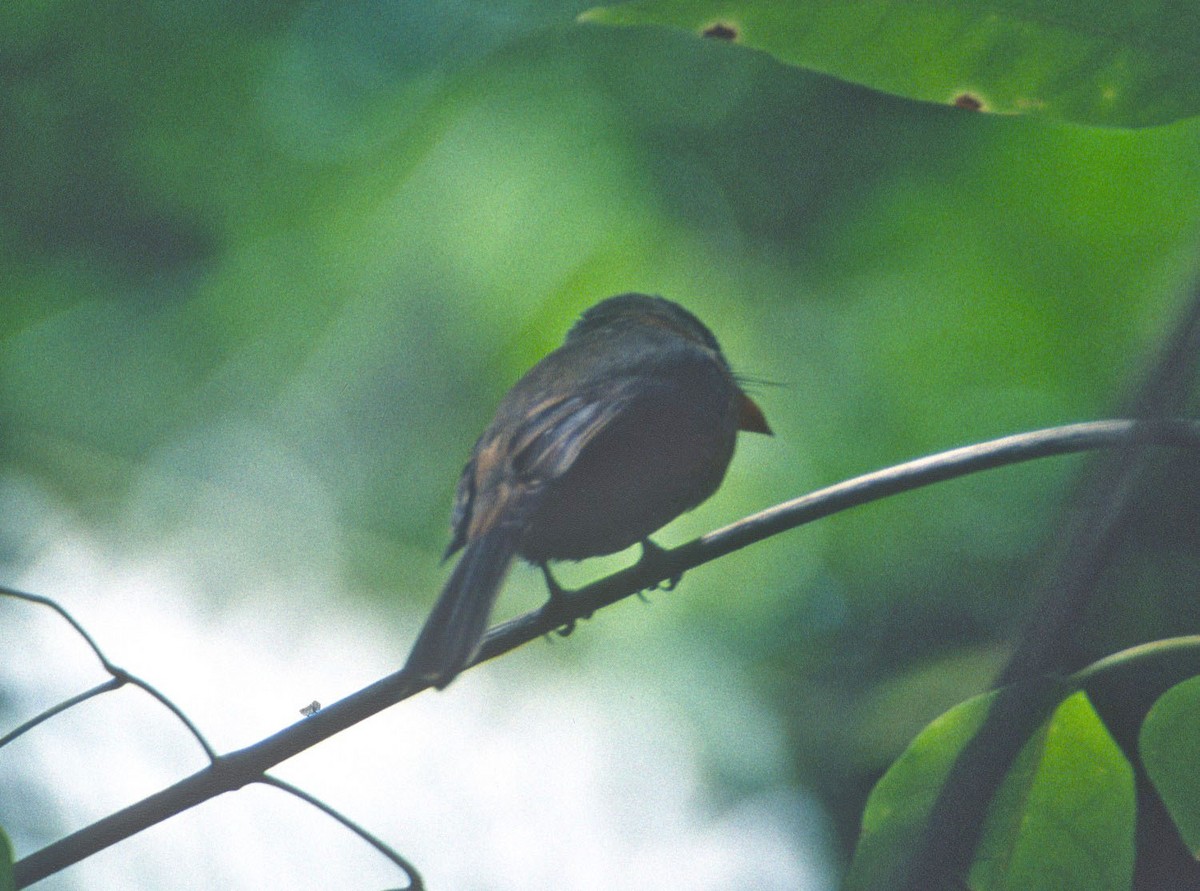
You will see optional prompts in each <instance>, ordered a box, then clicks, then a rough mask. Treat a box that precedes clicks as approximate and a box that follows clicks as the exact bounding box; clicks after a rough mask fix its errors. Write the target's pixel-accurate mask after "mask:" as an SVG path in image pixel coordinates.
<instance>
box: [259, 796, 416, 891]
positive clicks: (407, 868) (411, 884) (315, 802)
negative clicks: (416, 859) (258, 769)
mask: <svg viewBox="0 0 1200 891" xmlns="http://www.w3.org/2000/svg"><path fill="white" fill-rule="evenodd" d="M258 782H260V783H262V784H264V785H267V786H274V787H275V788H276V789H282V790H283V791H284V792H287V793H289V794H291V795H294V796H296V797H297V798H299V799H300V800H301V801H303V802H305V803H306V804H310V805H312V806H313V807H315V808H316V809H317V810H319V811H321V812H322V813H324V814H326V815H328V816H330V817H332V818H333V819H335V820H337V821H338V822H339V823H341V824H342V825H343V826H345V827H346V828H347V829H349V830H350V831H351V832H353V833H354V834H355V835H357V836H358V837H359V838H361V839H362V840H363V841H365V842H366V843H367V844H369V845H370V846H371V847H373V848H374V849H375V850H376V851H378V852H379V853H380V854H382V855H383V856H384V857H386V858H387V859H388V860H390V861H392V863H394V864H396V866H398V867H400V869H401V870H403V871H404V874H405V876H406V877H407V878H408V887H407V888H405V889H404V891H425V883H424V882H423V881H422V880H421V874H420V872H418V871H417V868H416V867H415V866H413V865H412V864H411V863H409V862H408V861H407V860H405V859H404V858H403V857H402V856H400V854H399V853H397V852H396V851H395V850H393V849H392V848H391V847H390V846H389V845H387V844H385V843H384V842H383V841H382V840H381V839H380V838H378V837H377V836H374V835H372V834H371V833H370V832H368V831H367V830H366V829H364V828H363V827H362V826H359V825H358V824H357V823H355V822H354V821H353V820H351V819H350V818H349V817H347V816H345V815H344V814H342V813H341V812H340V811H337V810H335V809H334V808H332V807H330V806H329V805H328V804H326V803H325V802H324V801H322V800H321V799H319V798H317V797H316V796H313V795H309V794H308V793H307V792H305V791H304V790H303V789H301V788H300V787H298V786H293V785H292V784H291V783H289V782H287V781H286V780H281V779H279V778H278V777H273V776H271V775H270V774H264V775H263V776H262V777H261V778H260V779H259V780H258Z"/></svg>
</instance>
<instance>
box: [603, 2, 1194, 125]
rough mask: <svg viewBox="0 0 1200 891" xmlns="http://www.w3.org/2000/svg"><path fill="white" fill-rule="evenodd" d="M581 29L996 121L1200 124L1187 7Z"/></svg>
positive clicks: (726, 16) (677, 13) (676, 6)
mask: <svg viewBox="0 0 1200 891" xmlns="http://www.w3.org/2000/svg"><path fill="white" fill-rule="evenodd" d="M584 18H585V20H588V21H595V22H604V23H608V24H620V25H639V24H660V25H670V26H675V27H679V28H685V29H688V30H690V31H693V32H695V33H697V34H704V33H708V34H714V35H719V36H724V37H727V38H733V39H736V40H737V41H739V42H740V43H743V44H745V45H746V46H749V47H753V48H755V49H760V50H764V51H766V52H768V53H770V54H771V55H773V56H775V57H776V58H777V59H779V60H780V61H783V62H786V63H788V64H790V65H799V66H801V67H804V68H811V69H813V70H815V71H822V72H826V73H829V74H834V75H836V76H838V77H841V78H844V79H846V80H849V81H853V82H855V83H860V84H865V85H867V86H870V87H874V88H876V89H879V90H885V91H888V92H891V93H896V94H898V95H900V96H906V97H909V98H912V99H921V100H925V101H929V102H940V103H952V104H959V105H964V106H966V107H971V108H979V107H982V108H983V109H986V110H989V111H995V112H1001V113H1006V114H1022V113H1027V112H1040V113H1046V114H1051V115H1054V116H1056V117H1060V118H1064V119H1066V120H1070V121H1075V122H1079V123H1086V124H1099V125H1106V126H1120V127H1139V126H1147V125H1152V124H1163V123H1168V122H1170V121H1174V120H1178V119H1179V118H1184V117H1189V116H1193V115H1195V114H1197V112H1200V64H1197V59H1198V58H1200V6H1197V5H1196V4H1194V3H1189V2H1181V0H1175V2H1170V0H1163V2H1157V3H1155V2H1133V0H1125V2H1116V3H1113V2H1106V0H1073V2H1055V3H1047V2H1042V3H1038V2H1034V0H988V2H982V3H975V2H963V0H906V2H902V3H901V2H895V0H869V2H861V3H839V2H831V0H812V2H804V3H774V2H770V0H741V2H724V0H640V2H633V3H625V4H621V5H616V6H607V7H599V8H596V9H593V10H591V11H589V12H587V13H585V14H584ZM722 26H723V27H722Z"/></svg>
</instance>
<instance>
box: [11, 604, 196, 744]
mask: <svg viewBox="0 0 1200 891" xmlns="http://www.w3.org/2000/svg"><path fill="white" fill-rule="evenodd" d="M0 597H11V598H13V599H14V600H24V601H25V602H27V603H35V604H37V605H39V606H45V607H48V608H49V609H52V610H54V612H56V613H58V614H59V615H60V616H61V617H62V618H63V619H65V620H66V622H67V624H69V625H70V626H71V627H72V628H73V629H75V633H76V634H78V635H79V636H80V637H81V638H83V640H84V641H85V642H86V643H87V645H88V647H90V648H91V650H92V652H93V653H95V655H96V658H97V659H98V660H99V661H100V664H101V666H103V668H104V670H105V671H106V672H108V673H109V674H110V675H111V676H112V680H111V681H107V682H105V683H103V684H100V685H98V686H97V687H95V688H93V689H91V690H88V691H86V692H85V693H81V694H79V695H78V696H73V697H71V698H70V699H68V700H66V701H65V702H60V703H59V704H58V705H56V706H54V707H53V708H50V709H47V710H46V711H45V712H43V713H42V714H40V715H37V716H36V717H34V718H32V719H31V720H29V721H26V722H25V723H24V724H22V725H21V726H20V727H18V728H17V729H16V730H14V731H12V732H11V733H9V734H7V735H6V736H5V737H4V738H3V739H0V746H2V745H4V744H5V743H7V742H9V741H10V740H11V739H15V738H16V737H18V736H20V735H21V734H22V733H24V732H25V731H27V730H30V729H31V728H32V727H35V726H37V725H38V724H40V723H41V722H42V721H44V720H46V719H47V718H51V717H53V716H54V715H57V714H59V713H60V712H63V711H66V710H67V709H68V708H70V707H71V706H74V705H78V704H79V703H80V702H83V701H84V700H86V699H90V698H91V697H92V696H95V695H97V694H100V693H107V692H109V691H110V690H116V689H118V688H119V687H122V686H124V685H125V684H132V685H133V686H135V687H137V688H138V689H140V690H143V691H144V692H146V693H148V694H149V695H150V696H152V697H154V698H155V699H157V700H158V701H159V702H160V703H161V704H162V705H163V706H164V707H165V708H166V709H168V710H169V711H170V712H171V713H172V714H173V715H175V717H176V718H178V719H179V722H180V723H181V724H183V726H184V727H186V728H187V729H188V732H189V733H191V735H192V737H193V738H194V739H195V740H196V742H197V743H199V745H200V748H202V749H204V754H205V755H207V756H208V759H209V760H210V761H212V760H214V759H215V758H216V757H217V751H216V749H214V748H213V747H212V746H211V745H210V744H209V742H208V740H207V739H205V738H204V734H203V733H201V732H200V729H199V728H198V727H196V725H195V724H193V723H192V721H191V719H190V718H189V717H188V716H187V715H186V714H184V712H183V709H181V708H180V707H179V706H177V705H176V704H175V703H174V702H172V701H171V699H170V698H169V697H168V696H167V695H166V694H164V693H163V692H162V691H161V690H159V689H158V688H157V687H155V686H154V685H153V684H151V683H150V682H149V681H145V680H142V679H141V678H140V677H138V676H137V675H135V674H133V673H132V672H129V671H126V670H125V669H124V668H121V667H120V666H119V665H115V664H113V663H112V662H111V661H110V660H109V658H108V657H107V656H105V655H104V651H103V650H101V649H100V647H99V645H97V643H96V641H95V640H94V639H93V638H92V636H91V635H90V634H88V632H87V630H86V629H85V628H84V627H83V625H82V624H80V623H79V621H78V620H77V619H76V618H75V617H74V616H73V615H71V613H70V612H68V611H67V610H66V609H65V608H64V607H63V606H62V605H61V604H59V603H58V602H57V601H55V600H52V599H51V598H49V597H44V596H42V595H41V594H30V593H28V592H26V591H18V590H16V589H15V588H8V587H5V586H3V585H0Z"/></svg>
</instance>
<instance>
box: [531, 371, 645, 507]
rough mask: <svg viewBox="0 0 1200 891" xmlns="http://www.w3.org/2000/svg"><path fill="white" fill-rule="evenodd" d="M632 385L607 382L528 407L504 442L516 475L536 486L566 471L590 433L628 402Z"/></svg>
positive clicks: (592, 435) (634, 383)
mask: <svg viewBox="0 0 1200 891" xmlns="http://www.w3.org/2000/svg"><path fill="white" fill-rule="evenodd" d="M637 386H638V383H637V381H636V380H635V379H632V378H631V379H630V380H628V381H610V382H609V383H608V385H607V386H605V387H604V388H603V389H597V390H596V391H594V392H590V393H584V394H574V395H571V396H567V397H565V398H558V397H556V398H552V399H547V400H545V401H544V402H542V403H539V404H536V405H534V406H533V407H532V408H531V410H530V411H529V412H528V414H527V415H526V418H525V422H524V423H523V424H522V425H521V428H520V430H519V431H518V432H517V434H516V435H515V436H514V437H513V438H512V440H511V442H510V446H509V452H510V454H511V456H512V457H511V462H512V472H513V474H514V475H515V476H516V478H517V479H519V480H522V481H526V482H528V483H532V484H534V485H541V484H544V483H547V482H550V481H552V480H555V479H557V478H558V477H560V476H562V475H563V474H564V473H566V472H567V471H568V470H569V469H570V467H571V465H572V464H574V463H575V461H576V459H577V458H578V457H579V454H580V452H582V451H583V450H584V448H586V447H587V445H588V443H590V442H591V441H592V440H593V439H595V437H596V435H597V434H598V433H600V432H601V431H602V430H604V429H605V428H606V427H607V426H608V425H609V424H610V423H612V420H613V419H614V418H616V417H617V416H618V415H620V414H621V413H622V412H623V411H624V410H625V409H626V408H628V406H629V405H630V404H631V403H632V402H633V400H634V397H635V394H636V392H637Z"/></svg>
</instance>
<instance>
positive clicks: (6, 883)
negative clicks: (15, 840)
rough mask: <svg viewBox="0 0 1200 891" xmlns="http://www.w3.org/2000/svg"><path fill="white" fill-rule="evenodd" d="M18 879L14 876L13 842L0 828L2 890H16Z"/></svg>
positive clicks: (0, 889)
mask: <svg viewBox="0 0 1200 891" xmlns="http://www.w3.org/2000/svg"><path fill="white" fill-rule="evenodd" d="M16 889H17V880H16V878H15V877H14V876H13V849H12V842H10V841H9V840H8V836H7V835H6V834H5V832H4V830H3V829H0V891H16Z"/></svg>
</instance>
